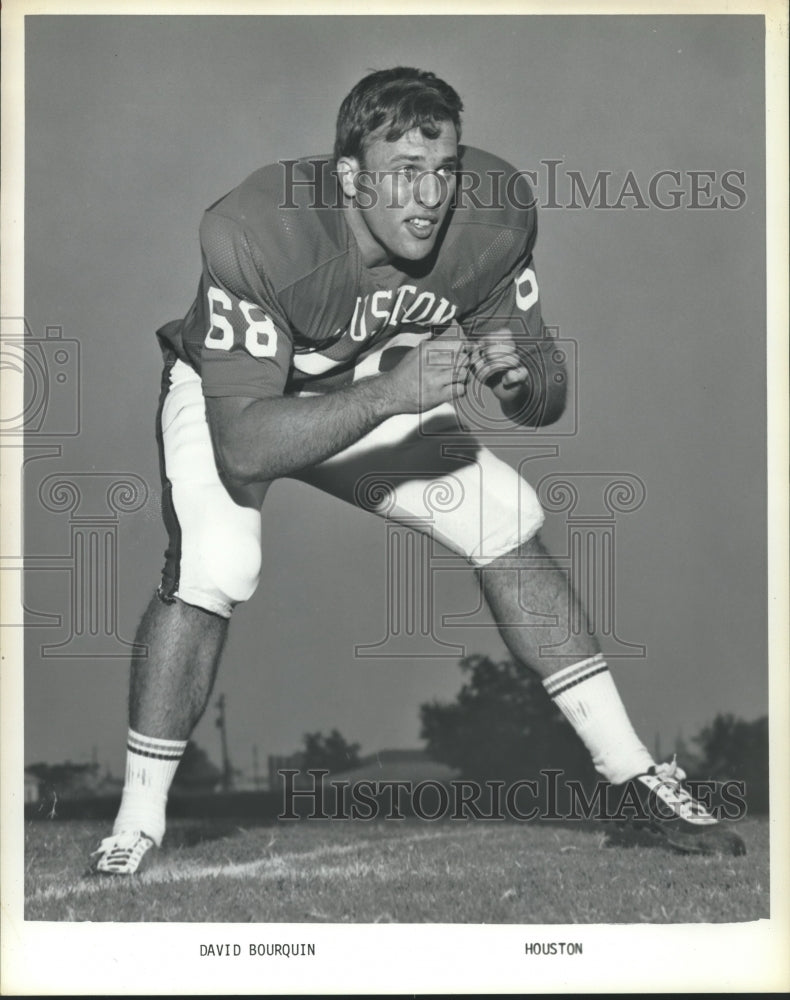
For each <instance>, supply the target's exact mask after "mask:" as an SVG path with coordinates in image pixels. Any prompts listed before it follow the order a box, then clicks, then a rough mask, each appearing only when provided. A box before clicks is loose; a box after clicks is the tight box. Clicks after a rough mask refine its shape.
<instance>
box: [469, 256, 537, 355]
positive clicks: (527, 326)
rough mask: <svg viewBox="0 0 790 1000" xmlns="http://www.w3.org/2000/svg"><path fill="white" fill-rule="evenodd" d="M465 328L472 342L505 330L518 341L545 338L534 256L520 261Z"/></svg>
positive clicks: (481, 305) (495, 287)
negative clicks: (488, 334) (480, 337)
mask: <svg viewBox="0 0 790 1000" xmlns="http://www.w3.org/2000/svg"><path fill="white" fill-rule="evenodd" d="M461 324H462V326H463V328H464V331H465V332H466V334H467V336H468V337H470V338H472V339H474V338H475V337H479V336H481V335H483V334H486V333H494V332H496V331H498V330H503V329H506V330H509V331H510V332H511V333H512V334H513V335H514V336H515V338H516V339H517V340H521V339H522V338H523V339H525V340H539V339H542V338H543V318H542V316H541V308H540V293H539V291H538V279H537V276H536V274H535V265H534V262H533V260H532V253H531V252H529V253H527V254H524V255H523V256H522V257H520V258H519V260H518V262H517V263H516V265H515V267H513V268H512V269H511V270H510V271H509V272H508V273H507V274H506V275H505V276H504V277H503V278H502V279H501V281H499V282H498V283H497V284H496V285H495V286H494V288H493V290H492V291H491V293H490V294H489V295H488V297H487V298H486V299H485V300H484V301H483V302H482V303H481V304H480V305H479V306H478V307H477V308H476V309H474V310H473V311H472V312H471V313H469V314H468V315H467V316H464V317H463V318H462V319H461Z"/></svg>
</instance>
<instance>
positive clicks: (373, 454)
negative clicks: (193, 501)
mask: <svg viewBox="0 0 790 1000" xmlns="http://www.w3.org/2000/svg"><path fill="white" fill-rule="evenodd" d="M298 478H300V479H301V480H303V481H305V482H308V483H310V484H311V485H313V486H316V487H318V488H319V489H321V490H323V491H325V492H327V493H331V494H332V495H333V496H336V497H339V498H340V499H342V500H345V501H347V502H348V503H352V504H355V505H356V506H358V507H361V508H363V509H365V510H369V511H372V512H373V513H376V514H379V515H380V516H382V517H386V518H389V519H391V520H394V521H397V522H398V523H401V524H405V525H409V526H410V527H414V528H419V529H420V530H423V531H426V532H428V533H430V534H431V536H432V537H434V538H436V539H437V540H438V541H440V542H442V543H443V544H444V545H446V546H447V547H448V548H450V549H451V550H452V551H454V552H457V553H459V554H460V555H463V556H464V557H465V558H467V559H468V560H469V561H470V562H472V563H474V564H475V565H478V566H485V565H487V564H488V563H490V562H492V561H493V560H494V559H496V558H498V557H499V556H501V555H504V554H505V553H507V552H510V551H512V550H513V549H514V548H516V547H517V546H518V545H519V544H521V543H522V542H524V541H526V540H528V539H529V538H531V537H532V536H533V535H535V534H536V533H537V531H538V530H539V528H540V526H541V525H542V523H543V511H542V509H541V506H540V504H539V502H538V499H537V497H536V495H535V491H534V490H533V489H532V487H531V486H530V485H529V483H527V482H526V480H524V479H523V478H522V477H521V476H520V475H519V474H518V473H517V472H516V471H515V470H514V469H513V468H511V466H509V465H508V464H507V463H506V462H503V461H502V460H501V459H499V458H497V457H496V456H495V455H494V454H493V452H491V451H489V450H488V449H487V448H485V447H484V446H482V445H481V444H480V443H479V442H477V441H476V440H475V438H474V437H473V436H472V435H469V434H464V433H463V432H462V431H461V428H460V427H459V425H458V422H457V419H456V416H455V411H454V408H453V407H452V405H451V404H445V405H443V406H441V407H437V409H436V410H434V411H431V412H429V413H427V414H414V415H411V414H404V415H400V416H397V417H393V418H391V419H390V420H387V421H385V422H384V423H383V424H381V425H380V426H379V427H377V428H376V429H375V430H374V431H372V432H371V433H370V434H367V435H365V436H364V437H363V438H361V439H360V440H359V441H358V442H356V443H355V444H354V445H352V446H351V447H350V448H347V449H345V450H344V451H342V452H340V453H339V454H338V455H335V456H334V457H333V458H331V459H328V460H327V461H325V462H322V463H321V464H320V465H318V466H316V467H314V468H313V469H310V470H308V471H306V472H304V473H302V474H301V475H300V476H299V477H298Z"/></svg>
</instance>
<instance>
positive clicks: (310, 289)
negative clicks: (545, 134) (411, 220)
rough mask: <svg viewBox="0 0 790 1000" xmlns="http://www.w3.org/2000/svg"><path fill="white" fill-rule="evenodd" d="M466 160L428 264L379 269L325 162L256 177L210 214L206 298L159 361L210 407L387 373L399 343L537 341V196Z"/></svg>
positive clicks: (486, 160) (200, 297)
mask: <svg viewBox="0 0 790 1000" xmlns="http://www.w3.org/2000/svg"><path fill="white" fill-rule="evenodd" d="M459 154H460V155H461V167H460V171H461V175H459V182H458V187H457V190H456V195H455V203H454V204H453V205H452V207H451V208H450V210H449V211H448V213H447V216H446V218H445V220H444V222H443V224H442V229H441V231H440V232H439V234H438V237H437V240H436V243H435V245H434V247H433V249H432V250H431V253H430V254H429V255H428V256H427V257H426V258H425V259H424V260H421V261H395V262H393V263H391V264H386V265H381V266H377V267H367V266H366V265H365V264H364V262H363V260H362V257H361V254H360V251H359V247H358V245H357V242H356V240H355V238H354V236H353V234H352V232H351V230H350V228H349V226H348V224H347V222H346V218H345V213H346V211H349V209H347V208H344V207H343V202H342V197H341V194H340V189H339V185H338V182H337V178H336V175H335V173H334V171H333V163H332V161H331V158H330V157H328V156H324V157H311V158H306V159H304V160H299V161H284V162H282V163H275V164H271V165H270V166H266V167H263V168H262V169H260V170H258V171H256V172H255V173H253V174H252V175H251V176H250V177H248V178H247V179H246V180H245V181H243V182H242V183H241V184H240V185H239V186H238V187H236V188H235V189H234V190H232V191H231V192H230V193H229V194H227V195H225V196H224V197H222V198H221V199H220V200H219V201H217V202H215V204H213V205H212V206H211V207H210V208H209V209H207V211H206V212H205V214H204V216H203V219H202V222H201V226H200V245H201V254H202V262H203V271H202V275H201V278H200V284H199V287H198V293H197V297H196V299H195V301H194V303H193V304H192V306H191V308H190V309H189V311H188V313H187V315H186V316H185V317H184V318H183V319H181V320H176V321H173V322H171V323H168V324H167V325H165V326H164V327H162V328H161V329H160V330H159V331H158V336H159V338H160V341H161V343H162V347H163V349H164V350H165V351H168V350H172V351H174V352H175V354H176V355H177V356H178V357H179V358H181V359H182V360H183V361H186V362H187V363H188V364H190V365H191V366H192V367H193V368H194V369H195V370H196V371H197V372H198V373H199V374H200V376H201V379H202V383H203V391H204V394H205V395H206V396H249V397H256V398H264V397H267V396H273V395H281V394H283V393H285V394H294V393H313V392H326V391H330V390H332V389H336V388H340V387H341V386H343V385H347V384H349V383H351V382H352V381H353V380H354V379H355V378H359V377H361V374H360V373H362V374H363V375H365V376H367V375H371V374H376V372H377V371H385V370H388V369H389V368H391V367H392V366H393V365H394V364H395V363H397V360H399V357H400V356H402V352H403V350H404V349H406V348H403V347H402V346H401V347H400V348H399V349H396V348H395V347H394V346H393V348H392V350H391V351H389V352H388V351H387V350H386V342H387V340H388V339H390V338H392V337H393V336H394V335H395V334H397V333H400V332H403V331H408V330H419V331H424V332H431V333H433V334H437V333H440V332H441V330H442V329H444V328H446V327H447V326H448V325H449V324H450V323H451V322H455V323H458V324H460V325H461V326H462V327H463V329H464V331H465V334H466V335H467V336H468V337H469V338H474V337H475V336H479V335H480V334H481V333H485V332H491V331H494V330H498V329H502V328H503V327H507V328H508V329H510V330H512V332H513V333H515V334H516V335H517V336H519V337H529V338H534V339H538V338H541V336H542V323H541V316H540V302H539V298H538V287H537V280H536V277H535V272H534V268H533V263H532V251H533V247H534V244H535V239H536V235H537V219H536V212H535V208H534V200H533V198H532V193H531V190H530V188H529V185H528V183H527V182H526V180H525V178H524V176H523V174H521V173H519V172H517V171H516V170H515V169H514V168H513V167H512V166H511V165H510V164H508V163H506V162H505V161H503V160H500V159H499V158H497V157H495V156H492V155H491V154H489V153H486V152H483V151H482V150H479V149H474V148H472V147H461V148H460V149H459ZM463 175H465V176H466V179H467V180H469V178H472V179H473V181H472V183H466V181H465V180H464V179H463ZM474 178H477V179H478V181H480V183H478V184H477V186H476V185H475V182H474ZM399 339H400V340H401V342H402V338H399ZM382 347H384V349H383V350H382ZM388 355H393V356H388ZM366 357H369V358H370V359H375V370H371V365H370V364H368V365H365V364H362V363H361V362H363V360H364V359H365V358H366Z"/></svg>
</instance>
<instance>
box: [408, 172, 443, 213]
mask: <svg viewBox="0 0 790 1000" xmlns="http://www.w3.org/2000/svg"><path fill="white" fill-rule="evenodd" d="M446 193H447V182H446V181H445V180H444V178H443V177H441V176H440V175H439V174H437V173H434V172H433V171H431V170H426V171H425V172H424V173H421V174H420V175H419V177H418V178H417V180H416V182H415V185H414V198H415V200H416V201H417V202H418V203H419V204H420V205H422V206H423V207H424V208H436V207H437V205H440V204H441V203H442V201H443V199H444V196H445V195H446Z"/></svg>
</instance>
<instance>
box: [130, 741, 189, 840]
mask: <svg viewBox="0 0 790 1000" xmlns="http://www.w3.org/2000/svg"><path fill="white" fill-rule="evenodd" d="M186 745H187V741H186V740H160V739H153V738H152V737H150V736H142V735H141V734H140V733H136V732H135V731H134V730H133V729H130V730H129V738H128V742H127V744H126V779H125V782H124V786H123V796H122V797H121V808H120V809H119V810H118V816H117V817H116V820H115V824H114V825H113V833H116V834H117V833H123V832H126V831H132V830H140V831H142V832H143V833H146V834H148V836H149V837H150V838H151V839H152V840H153V841H154V842H155V843H156V844H161V843H162V837H163V836H164V834H165V806H166V804H167V793H168V791H169V790H170V785H171V783H172V781H173V777H174V775H175V773H176V768H177V767H178V763H179V761H180V760H181V756H182V754H183V753H184V750H185V749H186Z"/></svg>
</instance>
